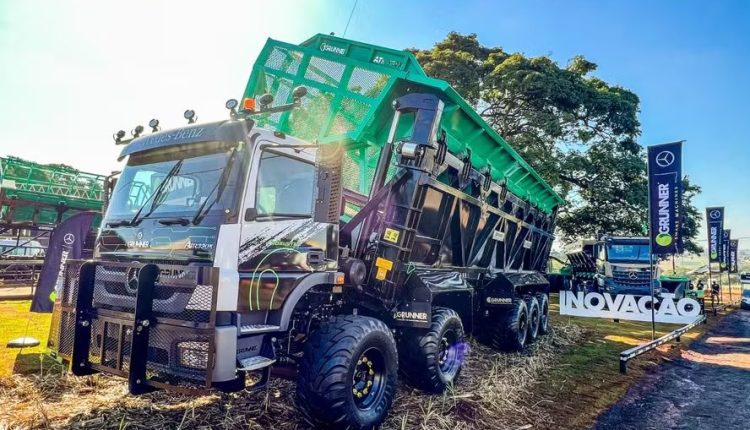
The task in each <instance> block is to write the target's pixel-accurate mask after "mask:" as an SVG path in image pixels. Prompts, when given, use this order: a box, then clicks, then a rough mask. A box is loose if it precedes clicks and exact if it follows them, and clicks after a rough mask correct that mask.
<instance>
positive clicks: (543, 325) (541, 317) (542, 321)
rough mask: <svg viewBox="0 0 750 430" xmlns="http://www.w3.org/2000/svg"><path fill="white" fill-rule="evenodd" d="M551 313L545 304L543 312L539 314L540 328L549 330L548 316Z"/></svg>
mask: <svg viewBox="0 0 750 430" xmlns="http://www.w3.org/2000/svg"><path fill="white" fill-rule="evenodd" d="M548 313H549V307H548V305H547V303H546V302H545V303H544V304H543V305H542V312H540V313H539V327H541V328H543V329H545V330H546V329H547V314H548Z"/></svg>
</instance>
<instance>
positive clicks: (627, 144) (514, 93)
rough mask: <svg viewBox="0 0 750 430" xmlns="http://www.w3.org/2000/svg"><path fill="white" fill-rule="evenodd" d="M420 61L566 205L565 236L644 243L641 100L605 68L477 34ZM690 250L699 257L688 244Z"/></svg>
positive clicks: (693, 222)
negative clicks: (602, 74)
mask: <svg viewBox="0 0 750 430" xmlns="http://www.w3.org/2000/svg"><path fill="white" fill-rule="evenodd" d="M412 52H414V53H415V55H416V57H417V60H418V61H419V63H420V64H421V65H422V66H423V68H424V69H425V71H426V72H427V74H429V75H430V76H433V77H436V78H440V79H444V80H446V81H448V82H449V83H450V84H451V85H453V87H454V88H455V89H456V90H457V91H458V92H459V93H460V94H461V95H462V96H463V97H464V98H465V99H466V100H467V101H469V103H471V104H472V105H473V106H474V107H475V108H476V109H477V111H478V112H479V113H480V114H481V115H482V117H483V118H484V119H485V120H486V121H487V122H488V123H489V124H490V125H491V126H492V127H493V128H494V129H495V130H497V131H498V133H499V134H500V135H501V136H503V137H504V138H505V139H506V140H507V141H508V142H509V143H510V144H511V145H512V146H513V147H514V148H515V149H516V150H517V151H518V152H519V153H520V154H521V155H522V156H523V157H524V159H526V161H528V162H529V163H530V164H531V165H532V166H534V168H535V169H536V170H537V171H538V172H539V173H540V174H541V175H542V176H543V177H544V178H545V179H546V180H547V181H548V182H549V183H550V184H551V185H552V186H554V187H555V189H556V190H557V191H558V192H559V193H560V194H561V195H562V196H563V197H564V198H566V199H567V200H568V202H569V204H568V205H567V206H565V207H563V208H562V210H561V213H560V216H559V218H558V220H559V221H558V226H559V231H560V232H562V234H563V236H566V237H569V238H572V237H591V236H594V235H596V234H598V233H607V234H613V235H639V234H642V230H643V225H644V224H645V223H647V219H648V214H647V207H648V199H647V193H648V192H647V179H646V160H645V150H644V149H643V148H642V147H641V146H640V145H638V143H637V141H636V139H637V138H638V136H639V135H640V123H639V121H638V113H639V103H640V101H639V99H638V96H637V95H636V94H635V93H633V92H632V91H630V90H628V89H625V88H622V87H620V86H618V85H612V84H609V83H607V82H605V81H604V80H602V79H600V78H597V77H596V76H593V75H592V72H594V71H595V70H596V68H597V65H596V64H595V63H593V62H591V61H589V60H587V59H586V58H584V57H582V56H576V57H573V58H572V59H571V60H570V61H569V62H568V64H567V65H566V66H565V67H561V66H560V65H559V64H558V63H556V62H555V61H553V60H552V59H551V58H549V57H546V56H542V57H527V56H525V55H523V54H520V53H508V52H505V51H504V50H503V49H502V48H500V47H487V46H483V45H481V44H480V43H479V41H478V40H477V36H476V35H475V34H469V35H463V34H459V33H455V32H451V33H449V34H448V35H447V36H446V38H445V39H444V40H442V41H440V42H438V43H436V44H435V46H434V47H433V48H431V49H428V50H416V49H413V50H412ZM686 183H687V184H688V186H689V187H692V188H690V189H692V190H693V191H690V192H693V193H695V192H699V191H700V189H699V188H698V187H694V186H692V185H691V184H690V183H689V182H687V179H686ZM688 195H689V196H692V195H694V194H689V192H687V190H686V197H687V196H688ZM689 201H690V200H689V199H688V198H686V203H688V202H689ZM685 214H686V215H687V218H686V220H685V225H686V231H685V233H686V235H685V237H686V238H693V237H695V235H697V226H698V222H699V221H698V220H699V219H700V217H699V215H696V214H698V211H697V209H695V208H694V207H688V208H687V210H686V211H685ZM686 249H688V250H691V251H695V250H697V249H699V248H698V247H697V245H695V244H694V243H692V242H688V244H686Z"/></svg>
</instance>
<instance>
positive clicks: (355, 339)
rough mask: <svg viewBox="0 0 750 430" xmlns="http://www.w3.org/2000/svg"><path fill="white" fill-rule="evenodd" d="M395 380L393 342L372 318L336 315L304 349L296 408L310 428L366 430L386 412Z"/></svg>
mask: <svg viewBox="0 0 750 430" xmlns="http://www.w3.org/2000/svg"><path fill="white" fill-rule="evenodd" d="M397 379H398V353H397V351H396V342H395V340H394V339H393V335H392V334H391V331H390V330H389V329H388V327H387V326H386V325H385V324H384V323H383V322H382V321H379V320H377V319H375V318H369V317H363V316H356V315H342V316H338V317H336V319H335V320H333V321H331V322H326V323H323V324H321V326H320V328H318V329H317V330H315V331H314V332H313V333H312V335H311V336H310V339H308V341H307V342H306V343H305V347H304V355H303V357H302V360H301V362H300V365H299V371H298V380H297V403H298V406H299V407H300V410H301V411H302V414H303V415H304V416H305V418H306V419H307V420H308V421H310V422H311V423H312V424H313V425H315V426H316V428H327V429H328V428H331V429H372V428H375V427H376V426H378V425H379V424H380V423H382V422H383V420H384V419H385V417H386V415H387V414H388V410H389V409H390V407H391V402H392V401H393V396H394V394H395V392H396V381H397Z"/></svg>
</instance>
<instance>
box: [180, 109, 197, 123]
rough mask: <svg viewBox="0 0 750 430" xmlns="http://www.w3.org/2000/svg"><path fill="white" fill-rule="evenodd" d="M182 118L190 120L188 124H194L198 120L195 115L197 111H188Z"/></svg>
mask: <svg viewBox="0 0 750 430" xmlns="http://www.w3.org/2000/svg"><path fill="white" fill-rule="evenodd" d="M182 116H184V117H185V119H186V120H188V124H193V123H194V122H195V121H196V120H197V119H198V117H197V116H196V115H195V111H194V110H192V109H188V110H186V111H185V113H184V114H182Z"/></svg>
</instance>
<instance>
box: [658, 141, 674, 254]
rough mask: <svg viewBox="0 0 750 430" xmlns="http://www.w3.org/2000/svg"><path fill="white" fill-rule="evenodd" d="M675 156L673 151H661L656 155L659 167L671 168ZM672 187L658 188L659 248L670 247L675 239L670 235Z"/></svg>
mask: <svg viewBox="0 0 750 430" xmlns="http://www.w3.org/2000/svg"><path fill="white" fill-rule="evenodd" d="M674 160H675V156H674V153H673V152H672V151H661V152H660V153H658V154H656V158H655V161H656V164H657V165H658V166H659V167H662V168H664V167H669V166H671V165H672V164H674ZM670 190H671V187H670V186H669V184H659V185H658V187H657V192H658V197H659V225H658V231H659V234H657V235H656V239H655V240H656V243H657V244H658V245H659V246H669V245H671V244H672V241H673V240H674V238H672V235H671V234H670V231H671V225H672V219H671V217H672V215H671V210H670V209H671V207H670V205H671V204H672V202H673V200H674V199H673V198H672V196H671V195H670Z"/></svg>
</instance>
